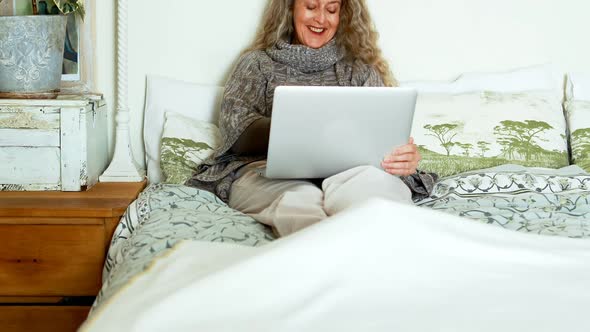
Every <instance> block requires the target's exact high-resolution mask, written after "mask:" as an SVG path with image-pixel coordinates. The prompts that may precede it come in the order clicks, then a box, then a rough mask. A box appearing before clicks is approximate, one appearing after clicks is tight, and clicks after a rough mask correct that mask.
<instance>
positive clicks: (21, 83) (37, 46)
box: [0, 15, 67, 98]
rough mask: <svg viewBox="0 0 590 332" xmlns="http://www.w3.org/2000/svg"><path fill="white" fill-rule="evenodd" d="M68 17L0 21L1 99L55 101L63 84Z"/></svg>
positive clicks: (7, 18)
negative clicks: (62, 74)
mask: <svg viewBox="0 0 590 332" xmlns="http://www.w3.org/2000/svg"><path fill="white" fill-rule="evenodd" d="M66 23H67V17H66V16H63V15H37V16H2V17H0V98H54V97H56V96H57V93H58V92H59V85H60V82H61V73H62V64H63V52H64V39H65V34H66Z"/></svg>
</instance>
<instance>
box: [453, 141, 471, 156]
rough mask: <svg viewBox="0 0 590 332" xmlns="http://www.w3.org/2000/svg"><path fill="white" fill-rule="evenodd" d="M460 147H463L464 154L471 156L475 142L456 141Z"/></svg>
mask: <svg viewBox="0 0 590 332" xmlns="http://www.w3.org/2000/svg"><path fill="white" fill-rule="evenodd" d="M455 145H457V146H458V147H459V148H461V149H463V155H464V156H465V157H469V151H470V150H471V149H472V148H473V144H471V143H459V142H457V143H455Z"/></svg>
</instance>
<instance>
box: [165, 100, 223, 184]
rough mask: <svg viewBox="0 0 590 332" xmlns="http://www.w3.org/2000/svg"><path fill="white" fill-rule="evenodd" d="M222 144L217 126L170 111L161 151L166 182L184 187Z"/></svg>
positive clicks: (167, 116)
mask: <svg viewBox="0 0 590 332" xmlns="http://www.w3.org/2000/svg"><path fill="white" fill-rule="evenodd" d="M220 145H221V135H220V134H219V129H218V128H217V126H216V125H214V124H212V123H210V122H206V121H200V120H195V119H192V118H189V117H186V116H183V115H180V114H178V113H175V112H166V123H165V124H164V132H163V133H162V146H161V148H160V150H161V154H160V155H161V157H160V169H161V170H162V175H163V179H162V180H163V182H166V183H175V184H184V183H185V182H186V181H187V180H188V179H190V178H191V177H192V175H193V174H194V172H195V171H196V169H197V167H198V166H199V165H200V164H201V163H202V162H203V161H204V160H206V159H208V158H209V157H211V156H212V155H213V153H214V152H215V149H217V148H218V147H219V146H220Z"/></svg>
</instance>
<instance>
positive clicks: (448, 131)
mask: <svg viewBox="0 0 590 332" xmlns="http://www.w3.org/2000/svg"><path fill="white" fill-rule="evenodd" d="M457 127H459V125H458V124H453V123H442V124H438V125H434V126H433V125H429V124H428V125H425V126H424V129H426V130H428V131H430V132H431V133H429V134H426V135H427V136H433V137H436V139H438V141H439V142H440V146H442V147H443V148H444V149H445V150H446V151H447V156H449V155H450V154H451V149H452V148H453V145H455V143H453V139H454V138H455V136H457V132H455V131H456V130H457Z"/></svg>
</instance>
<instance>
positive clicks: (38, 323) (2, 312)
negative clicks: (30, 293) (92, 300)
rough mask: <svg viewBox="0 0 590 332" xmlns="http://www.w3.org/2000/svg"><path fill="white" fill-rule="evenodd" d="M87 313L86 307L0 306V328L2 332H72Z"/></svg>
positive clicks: (88, 309)
mask: <svg viewBox="0 0 590 332" xmlns="http://www.w3.org/2000/svg"><path fill="white" fill-rule="evenodd" d="M89 311H90V307H86V306H82V307H66V306H0V327H1V329H2V331H3V332H25V331H26V332H36V331H43V332H53V331H55V332H69V331H72V332H74V331H76V330H77V329H78V327H80V325H82V323H83V322H84V320H86V316H87V315H88V312H89Z"/></svg>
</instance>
